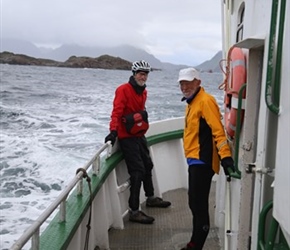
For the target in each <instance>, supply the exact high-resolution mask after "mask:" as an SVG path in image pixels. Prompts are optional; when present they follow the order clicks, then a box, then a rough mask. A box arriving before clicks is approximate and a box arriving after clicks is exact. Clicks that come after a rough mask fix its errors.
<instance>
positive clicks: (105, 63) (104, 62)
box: [0, 52, 132, 70]
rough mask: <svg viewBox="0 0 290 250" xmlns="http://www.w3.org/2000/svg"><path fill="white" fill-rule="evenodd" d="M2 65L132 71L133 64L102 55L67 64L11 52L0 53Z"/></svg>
mask: <svg viewBox="0 0 290 250" xmlns="http://www.w3.org/2000/svg"><path fill="white" fill-rule="evenodd" d="M0 63H5V64H16V65H36V66H51V67H67V68H95V69H119V70H130V69H131V66H132V63H131V62H129V61H126V60H124V59H122V58H120V57H113V56H109V55H102V56H100V57H96V58H92V57H84V56H82V57H76V56H71V57H70V58H69V59H68V60H66V61H65V62H58V61H54V60H50V59H42V58H35V57H31V56H27V55H23V54H14V53H11V52H1V53H0Z"/></svg>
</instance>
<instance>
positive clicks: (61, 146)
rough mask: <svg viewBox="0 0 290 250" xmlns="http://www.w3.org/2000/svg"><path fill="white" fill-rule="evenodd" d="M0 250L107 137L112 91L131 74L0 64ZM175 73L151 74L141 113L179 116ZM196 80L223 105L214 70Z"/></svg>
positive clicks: (157, 116)
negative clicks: (200, 81)
mask: <svg viewBox="0 0 290 250" xmlns="http://www.w3.org/2000/svg"><path fill="white" fill-rule="evenodd" d="M0 68H1V72H0V76H1V86H0V93H1V94H0V116H1V117H0V118H1V119H0V154H1V155H0V171H1V176H0V178H1V179H0V188H1V189H0V197H1V203H0V223H1V226H0V240H1V242H0V249H2V250H3V249H8V248H9V247H11V246H12V244H13V243H14V241H15V240H17V239H18V238H19V237H20V236H21V234H22V233H23V232H24V231H25V230H26V229H27V228H28V227H29V226H30V225H31V224H32V223H33V221H34V220H35V219H36V218H37V217H38V216H39V215H40V214H41V213H42V212H43V211H44V209H46V208H47V207H48V206H49V204H50V203H51V202H52V201H53V200H54V199H55V198H56V197H57V195H59V194H60V192H61V190H63V189H64V188H65V187H66V184H67V183H68V182H69V181H70V180H71V179H72V178H73V177H74V175H75V171H76V169H78V168H79V167H83V166H84V165H85V164H86V163H87V162H88V161H89V160H90V159H91V157H92V156H93V155H94V154H95V153H96V151H97V149H98V148H99V147H100V146H101V145H103V143H104V137H105V136H106V135H107V134H108V132H109V129H108V123H109V120H110V113H111V110H112V101H113V97H114V93H115V89H116V87H117V86H118V85H120V84H121V83H124V82H127V81H128V79H129V77H130V75H131V72H130V71H122V70H102V69H71V68H55V67H36V66H14V65H13V66H12V65H4V64H1V65H0ZM177 77H178V70H173V71H167V70H162V71H153V72H151V73H150V74H149V78H148V81H147V90H148V99H147V104H146V107H147V111H148V114H149V121H150V122H154V121H158V120H162V119H166V118H171V117H180V116H183V115H184V108H185V105H186V103H184V102H181V98H182V95H181V92H180V89H179V86H178V83H177ZM201 78H202V85H203V87H204V88H205V89H206V91H208V92H209V93H211V94H212V95H213V96H215V98H216V99H217V101H218V104H219V106H220V107H221V109H222V106H223V105H222V103H223V92H222V91H221V90H219V89H218V87H219V85H220V84H221V83H222V81H223V76H222V74H220V73H202V74H201Z"/></svg>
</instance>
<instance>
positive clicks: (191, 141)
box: [183, 88, 231, 173]
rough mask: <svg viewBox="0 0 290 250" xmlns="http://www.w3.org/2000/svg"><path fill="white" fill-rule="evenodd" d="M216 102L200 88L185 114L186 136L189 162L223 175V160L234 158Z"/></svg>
mask: <svg viewBox="0 0 290 250" xmlns="http://www.w3.org/2000/svg"><path fill="white" fill-rule="evenodd" d="M221 117H222V116H221V114H220V110H219V107H218V105H217V102H216V100H215V98H214V97H213V96H211V95H209V94H208V93H206V92H205V91H204V89H203V88H200V90H199V92H198V93H197V95H196V96H195V97H194V98H193V99H192V101H191V102H190V103H189V104H188V105H187V107H186V110H185V128H184V135H183V143H184V151H185V156H186V158H195V159H199V160H201V161H203V162H205V163H207V164H211V165H212V168H213V170H214V171H215V173H218V172H219V168H220V159H222V158H224V157H227V156H231V151H230V147H229V145H228V142H227V138H226V135H225V131H224V127H223V125H222V123H221Z"/></svg>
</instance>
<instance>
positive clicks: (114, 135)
mask: <svg viewBox="0 0 290 250" xmlns="http://www.w3.org/2000/svg"><path fill="white" fill-rule="evenodd" d="M117 135H118V134H117V131H116V130H112V131H111V133H110V134H108V135H107V136H106V137H105V143H106V142H108V141H110V142H111V144H112V146H114V144H115V142H116V138H117Z"/></svg>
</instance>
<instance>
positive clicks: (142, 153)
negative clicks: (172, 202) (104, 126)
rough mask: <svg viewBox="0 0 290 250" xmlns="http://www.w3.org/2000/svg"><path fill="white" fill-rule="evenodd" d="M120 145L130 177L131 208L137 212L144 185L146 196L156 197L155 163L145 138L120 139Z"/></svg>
mask: <svg viewBox="0 0 290 250" xmlns="http://www.w3.org/2000/svg"><path fill="white" fill-rule="evenodd" d="M119 144H120V148H121V150H122V152H123V154H124V159H125V162H126V165H127V169H128V173H129V175H130V182H131V187H130V197H129V208H130V209H131V210H132V211H136V210H138V209H139V205H140V189H141V185H142V183H143V188H144V191H145V196H146V197H149V196H153V195H154V188H153V182H152V168H153V162H152V160H151V157H150V154H149V150H148V147H147V140H146V138H145V136H142V137H130V138H125V139H120V140H119Z"/></svg>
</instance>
